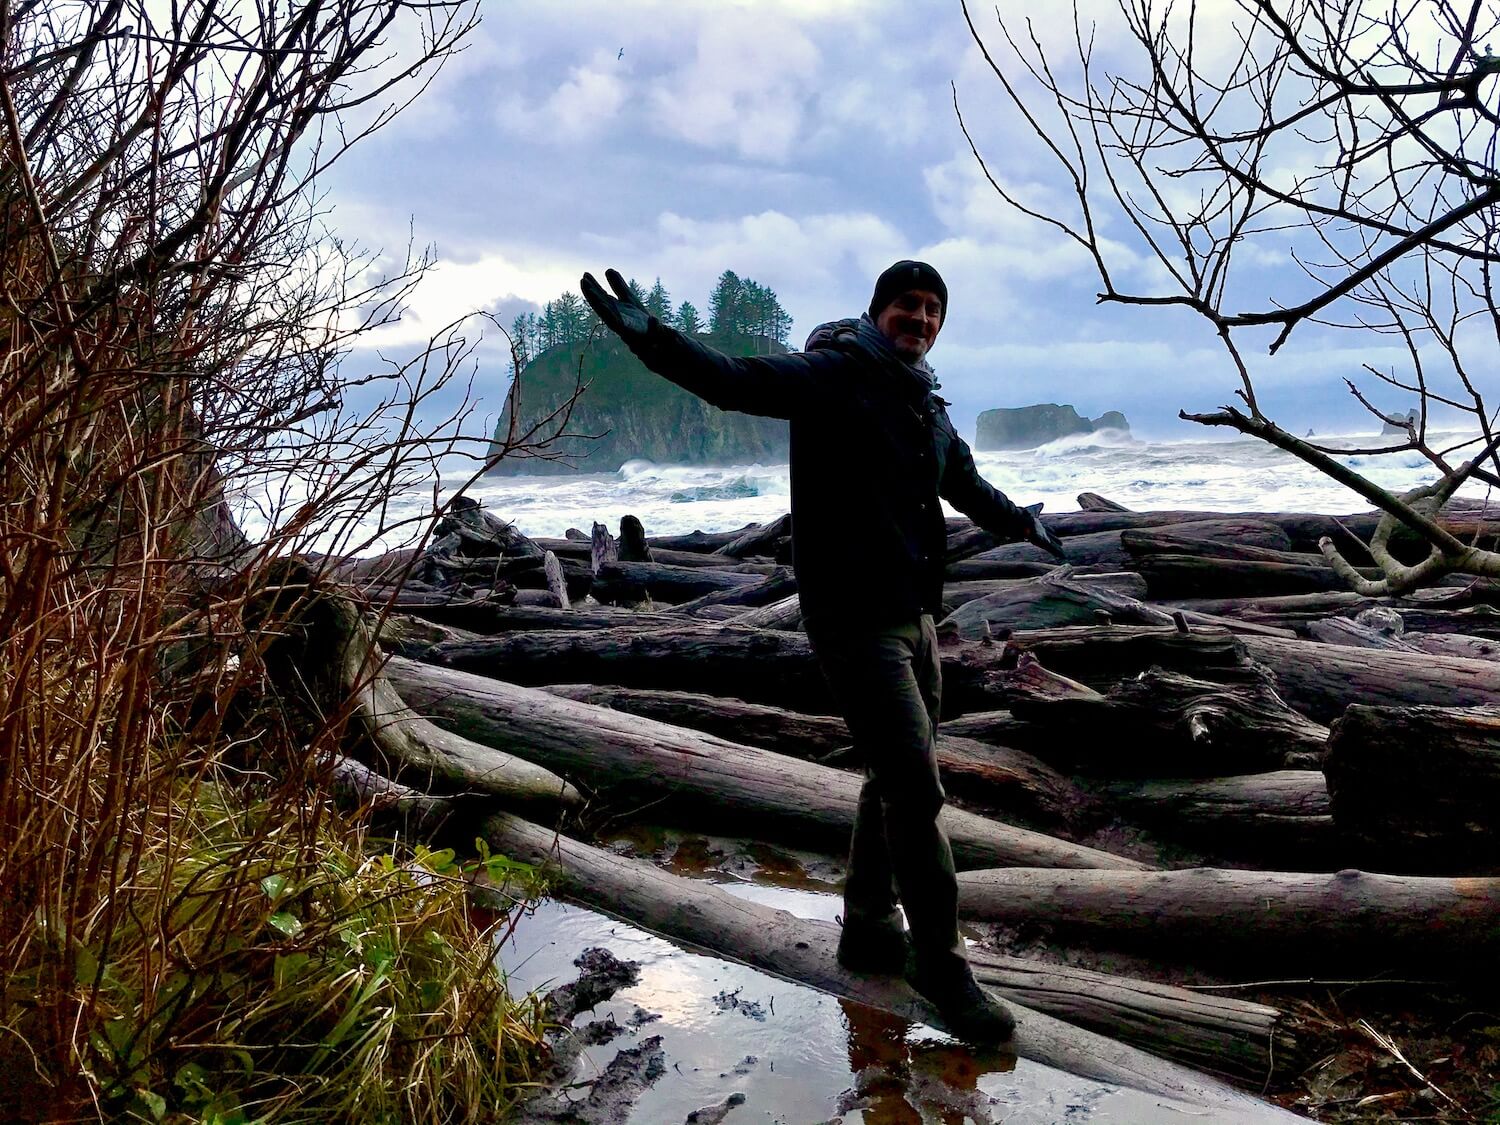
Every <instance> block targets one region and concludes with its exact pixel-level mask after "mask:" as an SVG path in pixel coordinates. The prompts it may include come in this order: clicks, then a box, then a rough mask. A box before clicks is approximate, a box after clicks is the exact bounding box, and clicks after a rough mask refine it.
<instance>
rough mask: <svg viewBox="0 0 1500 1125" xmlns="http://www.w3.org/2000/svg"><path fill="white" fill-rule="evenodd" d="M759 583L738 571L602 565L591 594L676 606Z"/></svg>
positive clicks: (606, 598)
mask: <svg viewBox="0 0 1500 1125" xmlns="http://www.w3.org/2000/svg"><path fill="white" fill-rule="evenodd" d="M739 565H742V566H743V565H745V564H739ZM766 569H767V570H770V569H772V568H770V567H767V568H766ZM760 581H761V576H760V575H758V574H746V573H744V572H743V571H741V570H738V569H735V570H728V569H725V568H720V567H700V566H692V567H689V566H669V565H667V564H666V563H649V562H623V561H621V562H607V563H603V564H602V565H601V566H600V567H599V573H598V574H596V575H595V576H594V585H593V590H592V593H593V595H594V597H596V598H598V599H599V600H600V601H601V602H624V603H627V604H629V603H633V602H638V601H642V600H644V599H646V598H648V597H649V598H650V599H651V600H652V601H653V602H664V603H666V604H668V605H676V604H677V603H678V602H686V601H691V600H692V599H694V598H701V597H702V596H703V595H704V594H710V593H715V592H717V591H721V590H732V589H738V588H739V587H741V586H755V585H758V584H759V583H760Z"/></svg>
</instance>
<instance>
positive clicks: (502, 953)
mask: <svg viewBox="0 0 1500 1125" xmlns="http://www.w3.org/2000/svg"><path fill="white" fill-rule="evenodd" d="M632 843H634V844H635V845H636V846H637V847H638V848H639V850H640V852H642V853H644V854H647V855H654V858H657V859H658V861H665V862H666V863H667V864H668V866H674V867H678V868H679V873H682V874H689V873H690V871H689V870H684V869H696V870H694V871H692V872H691V873H694V874H697V875H698V877H700V878H701V877H708V878H712V879H713V880H714V881H715V882H716V883H717V884H718V885H719V886H720V887H721V889H723V890H724V891H726V892H728V893H730V894H734V895H736V896H739V897H742V898H747V899H752V900H754V901H755V902H758V903H762V904H765V905H769V906H775V907H777V908H779V909H782V910H787V911H789V912H791V913H793V914H796V915H798V916H800V917H804V918H817V919H824V920H831V919H833V917H834V916H835V915H836V914H837V913H838V911H839V909H840V907H841V898H840V896H839V895H838V894H837V888H836V886H834V885H832V884H831V883H830V882H828V881H824V880H821V879H818V878H809V877H808V875H807V874H806V872H805V871H803V870H801V869H800V868H798V867H797V866H796V865H795V864H787V863H784V862H782V861H773V862H762V859H768V860H769V859H771V857H770V856H765V857H755V859H754V861H753V866H754V868H755V870H754V871H753V872H752V873H751V877H753V878H754V879H755V881H753V882H752V881H749V879H748V878H746V877H745V876H743V875H740V876H738V877H732V878H726V875H725V873H724V868H725V866H739V867H740V868H741V869H745V865H744V864H743V863H740V861H739V858H738V857H739V856H743V855H744V854H745V851H740V852H738V853H731V854H730V855H729V856H728V858H727V860H726V853H725V851H724V849H723V848H722V847H721V846H720V845H719V844H718V843H717V842H715V841H712V840H707V841H703V840H700V841H697V842H693V841H691V840H689V841H682V840H678V841H673V842H672V843H673V846H671V847H670V849H669V850H667V849H661V848H659V847H658V846H657V845H659V843H660V840H659V838H651V839H644V840H639V839H638V840H636V841H632ZM684 845H690V846H684ZM664 851H666V854H663V852H664ZM736 874H738V873H736ZM588 946H603V947H604V948H606V949H608V950H609V951H610V952H611V953H613V954H614V955H615V956H617V957H619V958H621V959H623V960H632V961H637V962H639V963H640V966H641V975H640V980H639V982H638V983H637V984H635V985H634V986H632V987H630V988H627V989H624V990H622V991H621V992H619V993H617V994H616V995H615V997H614V998H613V999H611V1000H609V1001H607V1002H605V1003H602V1004H600V1005H599V1006H598V1007H597V1008H596V1009H595V1010H594V1011H593V1012H592V1013H591V1014H590V1015H586V1016H582V1017H580V1019H579V1021H578V1022H579V1023H582V1022H586V1020H587V1019H589V1018H593V1019H603V1020H610V1019H613V1021H614V1022H615V1023H616V1024H618V1025H620V1026H621V1028H622V1029H623V1032H622V1034H621V1035H620V1037H618V1038H616V1039H614V1040H613V1041H612V1042H610V1043H607V1044H604V1045H600V1046H590V1047H587V1048H585V1050H584V1052H583V1058H582V1062H581V1065H580V1071H579V1073H578V1074H576V1075H575V1080H576V1081H587V1080H589V1079H590V1078H593V1077H595V1076H597V1075H598V1074H599V1073H601V1072H602V1071H603V1069H604V1068H605V1067H606V1066H607V1065H608V1064H609V1062H610V1060H611V1059H613V1058H614V1056H615V1054H616V1052H617V1051H619V1050H620V1049H621V1048H622V1047H630V1046H633V1045H634V1043H635V1042H637V1041H638V1040H639V1039H640V1038H644V1037H646V1036H650V1035H660V1036H661V1037H662V1047H663V1049H664V1050H665V1052H666V1072H665V1074H664V1075H663V1076H662V1077H661V1078H660V1079H659V1080H658V1081H657V1082H656V1083H655V1084H654V1085H653V1086H651V1087H650V1088H649V1089H648V1090H646V1092H645V1093H644V1094H643V1095H642V1096H641V1098H640V1100H639V1101H638V1102H637V1103H636V1105H635V1108H634V1110H633V1111H632V1112H631V1114H630V1117H629V1121H630V1122H631V1123H633V1125H678V1123H680V1122H684V1121H686V1119H687V1116H688V1114H689V1113H691V1112H692V1111H693V1110H695V1109H698V1108H700V1107H703V1106H707V1105H710V1104H713V1103H719V1102H723V1100H724V1099H725V1098H726V1097H727V1096H728V1095H730V1094H735V1093H740V1094H743V1095H744V1096H745V1101H744V1103H743V1104H739V1105H736V1106H734V1107H733V1108H731V1109H729V1110H728V1112H727V1114H726V1115H725V1116H724V1122H725V1125H748V1123H750V1122H767V1123H786V1125H810V1123H814V1122H817V1123H832V1122H841V1123H842V1125H857V1123H863V1125H907V1123H911V1125H934V1123H941V1125H964V1123H967V1122H972V1123H973V1125H996V1123H999V1122H1009V1123H1017V1122H1060V1121H1066V1122H1070V1123H1071V1122H1092V1121H1109V1122H1126V1123H1133V1122H1141V1123H1148V1122H1153V1123H1154V1122H1160V1121H1163V1120H1184V1121H1186V1120H1190V1119H1201V1118H1202V1114H1203V1111H1202V1110H1201V1109H1200V1108H1198V1107H1187V1106H1181V1107H1178V1106H1176V1105H1175V1104H1168V1103H1166V1102H1164V1101H1163V1100H1162V1099H1160V1098H1156V1097H1153V1096H1150V1095H1146V1094H1142V1093H1140V1092H1138V1091H1134V1090H1126V1089H1121V1088H1119V1087H1115V1086H1108V1085H1103V1084H1100V1083H1097V1082H1094V1081H1092V1080H1090V1079H1086V1078H1080V1077H1078V1076H1077V1075H1073V1074H1068V1073H1066V1072H1064V1071H1059V1070H1055V1069H1053V1068H1051V1067H1047V1066H1042V1065H1040V1064H1037V1063H1033V1062H1029V1061H1028V1060H1025V1059H1022V1060H1020V1061H1019V1062H1018V1061H1017V1060H1016V1058H1015V1057H1014V1056H1013V1055H1011V1054H1009V1053H1006V1052H996V1051H976V1050H973V1049H971V1048H969V1047H967V1046H964V1045H963V1044H960V1043H956V1042H954V1041H953V1040H951V1039H949V1038H948V1037H946V1036H944V1035H943V1034H942V1033H940V1032H938V1031H935V1030H934V1029H932V1028H929V1027H924V1026H921V1025H913V1024H910V1023H908V1022H907V1021H905V1020H902V1019H900V1018H897V1017H894V1016H891V1015H889V1014H887V1013H884V1012H881V1011H878V1010H875V1009H872V1008H867V1007H865V1006H863V1005H860V1004H855V1003H851V1002H849V1001H846V1000H842V999H838V998H835V997H831V996H827V995H825V994H823V993H820V992H817V991H816V990H814V989H810V988H805V987H803V986H801V985H796V984H791V983H789V982H787V981H784V980H780V979H778V978H776V977H772V976H769V975H767V974H765V973H762V972H759V971H758V970H755V969H751V968H748V967H746V966H744V965H739V964H735V963H733V962H730V961H725V960H722V959H720V958H717V957H709V956H703V955H699V954H694V953H688V952H685V951H683V950H680V949H678V948H677V947H675V946H673V945H672V944H671V943H670V942H667V941H664V940H662V939H661V938H658V937H655V936H654V935H651V934H648V933H645V932H644V931H642V930H639V929H636V928H635V927H633V926H629V925H626V924H625V923H622V922H616V921H614V920H613V919H611V918H608V917H606V916H604V915H602V914H598V913H595V912H593V911H590V910H587V909H583V908H581V907H577V906H571V905H565V904H563V903H558V902H552V901H548V902H544V903H542V904H541V905H540V906H539V907H538V908H537V910H536V912H535V913H534V914H533V915H532V916H531V917H528V918H525V919H523V920H522V922H521V923H520V925H518V926H517V927H516V930H515V932H514V933H513V934H512V936H511V938H510V939H509V940H508V941H506V942H505V943H504V944H503V945H502V946H501V947H500V948H499V950H498V960H499V962H500V964H501V966H502V968H504V969H505V971H506V973H507V976H508V978H509V981H510V985H511V987H512V990H513V991H517V992H525V991H529V990H531V989H536V988H543V989H545V988H548V987H551V986H553V985H556V984H561V983H564V982H566V981H569V980H572V979H573V978H574V977H576V976H577V972H578V971H577V969H575V968H574V967H573V964H572V962H573V959H574V958H575V957H577V956H578V955H579V953H581V952H582V951H583V950H584V949H585V948H587V947H588ZM650 1013H655V1014H658V1015H659V1016H660V1018H658V1019H650V1020H649V1021H645V1022H643V1016H645V1015H647V1014H650ZM1184 1112H1185V1113H1186V1114H1187V1116H1180V1115H1181V1114H1183V1113H1184Z"/></svg>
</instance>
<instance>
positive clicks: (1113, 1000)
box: [485, 816, 1301, 1121]
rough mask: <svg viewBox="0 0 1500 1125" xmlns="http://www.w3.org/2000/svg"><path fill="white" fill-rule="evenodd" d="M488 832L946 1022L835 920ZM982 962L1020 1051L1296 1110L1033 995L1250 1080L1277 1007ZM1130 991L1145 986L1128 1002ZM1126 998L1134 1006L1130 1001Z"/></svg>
mask: <svg viewBox="0 0 1500 1125" xmlns="http://www.w3.org/2000/svg"><path fill="white" fill-rule="evenodd" d="M485 836H486V839H487V840H488V842H489V844H490V846H491V847H492V848H494V849H495V850H497V851H503V852H504V853H505V854H507V855H512V856H515V857H517V858H520V859H523V860H527V861H529V862H533V863H538V864H541V865H543V866H544V867H546V869H547V870H549V871H550V872H551V873H552V878H553V885H554V886H555V887H557V888H558V890H559V892H560V893H561V894H562V895H563V896H564V897H567V898H570V899H572V900H573V901H575V902H578V903H580V904H581V905H584V906H587V907H589V908H591V909H594V910H603V911H604V912H606V913H608V914H611V915H613V916H614V917H617V918H620V919H622V920H623V921H626V922H629V923H631V924H632V925H636V926H640V927H641V928H643V929H646V930H649V931H651V932H653V933H656V934H660V935H662V936H663V937H667V938H670V939H674V940H676V941H679V942H684V943H687V944H689V945H692V946H695V947H697V948H700V949H706V950H709V951H710V952H712V953H715V954H717V955H719V956H723V957H729V958H732V959H733V960H735V961H738V962H740V963H742V964H746V965H750V966H753V967H754V968H757V969H760V970H762V971H764V972H768V973H771V974H773V975H775V976H779V977H782V978H784V979H787V980H792V981H797V982H799V983H801V984H805V985H808V986H810V987H812V988H816V989H819V990H821V991H824V992H829V993H832V994H834V995H836V996H844V997H847V998H848V999H850V1000H856V1001H858V1002H860V1003H863V1004H868V1005H870V1006H872V1007H876V1008H880V1009H881V1010H883V1011H887V1012H892V1013H894V1014H896V1015H898V1016H902V1017H905V1018H907V1019H910V1020H913V1021H915V1022H919V1023H925V1024H929V1025H931V1026H933V1027H937V1028H940V1029H941V1028H942V1026H943V1023H942V1020H941V1017H940V1016H939V1015H938V1013H937V1012H936V1010H935V1009H934V1008H932V1006H931V1005H929V1004H928V1003H927V1002H926V1001H925V1000H923V999H922V998H921V997H920V996H918V995H917V994H916V993H915V992H914V991H912V989H911V987H910V986H909V985H908V984H906V982H905V981H903V980H900V979H899V978H895V977H882V976H864V975H857V974H854V973H849V972H847V971H845V970H843V969H841V968H839V966H838V962H837V960H836V959H835V956H834V950H835V947H836V946H837V944H838V932H839V931H838V927H837V926H836V925H834V924H833V923H831V922H819V921H812V920H808V919H802V918H798V917H796V916H795V915H792V914H789V913H787V912H786V911H782V910H777V909H775V908H773V907H768V906H762V905H760V904H758V903H754V902H750V901H748V900H746V899H742V898H737V897H735V896H733V895H730V894H728V893H727V892H725V891H722V890H719V889H718V888H717V887H714V886H712V885H710V884H707V883H704V882H697V881H693V880H689V879H684V878H682V877H681V876H677V875H672V874H669V873H668V872H665V871H662V870H660V869H658V868H656V867H655V866H653V865H651V864H649V863H643V862H641V861H640V860H633V859H627V858H625V857H622V856H617V855H612V854H610V853H608V852H605V851H602V850H601V849H599V848H593V847H590V846H589V845H587V844H582V843H579V842H577V841H575V840H571V839H568V838H567V837H565V836H559V835H556V834H555V833H552V832H550V831H547V830H545V829H541V828H538V827H536V826H535V825H532V824H528V823H526V822H525V821H521V820H518V819H516V818H515V817H508V816H500V817H495V818H493V819H492V820H491V821H489V822H488V824H487V825H486V829H485ZM981 971H983V972H986V973H989V974H992V975H995V976H999V977H1002V978H1007V983H1008V986H1009V988H1010V989H1013V991H1010V990H1001V991H1002V994H1003V995H1004V996H1005V997H1006V999H1007V1001H1008V1002H1009V1003H1010V1004H1011V1006H1012V1009H1013V1011H1014V1013H1015V1016H1016V1039H1015V1049H1016V1052H1017V1053H1018V1054H1019V1055H1020V1056H1021V1057H1023V1058H1027V1059H1031V1060H1034V1061H1036V1062H1040V1063H1043V1064H1045V1065H1048V1066H1052V1067H1056V1068H1058V1069H1061V1070H1065V1071H1068V1072H1070V1073H1073V1074H1079V1075H1083V1076H1084V1077H1087V1078H1093V1079H1096V1080H1098V1081H1101V1082H1111V1083H1118V1084H1120V1085H1124V1086H1129V1087H1131V1088H1133V1089H1139V1090H1145V1091H1149V1092H1151V1093H1155V1094H1158V1095H1161V1096H1164V1097H1169V1098H1173V1099H1180V1100H1183V1101H1187V1102H1190V1103H1193V1104H1194V1105H1196V1106H1199V1107H1202V1109H1203V1111H1204V1112H1207V1113H1210V1114H1214V1115H1217V1119H1219V1120H1234V1121H1242V1120H1243V1121H1258V1120H1262V1119H1263V1120H1267V1121H1282V1120H1285V1121H1299V1120H1301V1118H1297V1117H1294V1116H1292V1115H1291V1114H1288V1113H1286V1111H1284V1110H1280V1109H1278V1108H1276V1107H1274V1106H1270V1105H1268V1104H1266V1103H1263V1102H1260V1101H1258V1100H1256V1099H1255V1098H1252V1097H1250V1096H1249V1095H1247V1094H1243V1093H1241V1092H1239V1091H1238V1090H1235V1089H1233V1088H1232V1087H1230V1086H1227V1085H1224V1084H1222V1083H1221V1082H1219V1081H1217V1080H1215V1079H1213V1078H1208V1077H1205V1076H1204V1075H1202V1074H1201V1073H1199V1072H1197V1071H1194V1070H1189V1069H1187V1068H1186V1067H1184V1066H1182V1065H1181V1064H1179V1063H1176V1062H1171V1061H1167V1060H1164V1059H1161V1058H1157V1057H1156V1056H1154V1055H1151V1054H1148V1053H1146V1052H1145V1051H1143V1050H1141V1049H1140V1048H1137V1047H1134V1046H1129V1045H1127V1044H1125V1043H1121V1042H1119V1041H1118V1040H1115V1039H1110V1038H1106V1037H1104V1036H1103V1035H1099V1034H1096V1033H1094V1032H1091V1031H1087V1030H1084V1029H1082V1028H1078V1027H1075V1026H1073V1025H1071V1024H1067V1023H1064V1022H1062V1021H1061V1020H1058V1019H1056V1018H1054V1017H1052V1016H1049V1015H1047V1014H1045V1013H1043V1012H1041V1011H1038V1010H1033V1009H1031V1008H1028V1007H1026V1006H1025V1005H1026V1004H1027V1002H1028V1001H1036V1002H1038V1003H1039V1004H1040V1003H1048V1004H1051V1005H1054V1006H1059V1007H1063V1006H1065V1007H1066V1008H1067V1009H1068V1010H1069V1011H1070V1012H1071V1014H1073V1015H1075V1016H1076V1015H1078V1014H1079V1013H1080V1012H1086V1013H1087V1014H1088V1015H1089V1017H1090V1018H1091V1019H1092V1020H1096V1021H1097V1022H1098V1024H1099V1025H1100V1026H1103V1027H1108V1028H1109V1029H1110V1031H1111V1032H1112V1033H1115V1034H1118V1035H1120V1036H1122V1037H1126V1036H1132V1037H1138V1038H1139V1039H1140V1040H1141V1041H1143V1042H1145V1043H1149V1044H1150V1046H1151V1047H1152V1048H1153V1049H1155V1050H1158V1051H1160V1052H1162V1053H1163V1054H1167V1053H1171V1054H1175V1055H1179V1056H1186V1057H1188V1058H1192V1059H1194V1060H1195V1061H1201V1060H1202V1059H1204V1058H1209V1057H1212V1058H1218V1059H1220V1060H1221V1061H1222V1062H1223V1063H1224V1067H1223V1069H1225V1070H1226V1071H1228V1072H1229V1073H1232V1074H1235V1075H1237V1076H1239V1077H1242V1078H1249V1079H1250V1080H1251V1081H1254V1082H1263V1081H1264V1080H1265V1078H1266V1077H1267V1075H1268V1074H1269V1072H1270V1067H1271V1062H1272V1060H1271V1058H1270V1052H1271V1047H1272V1035H1273V1034H1276V1032H1277V1025H1278V1022H1279V1021H1278V1019H1277V1013H1275V1012H1274V1011H1273V1010H1270V1009H1265V1008H1262V1007H1260V1006H1258V1005H1253V1006H1252V1005H1243V1004H1239V1003H1235V1002H1230V1003H1229V1004H1227V1005H1226V1004H1221V1003H1220V1002H1217V1001H1214V1000H1209V999H1206V998H1202V997H1193V998H1191V999H1189V998H1187V997H1178V996H1176V995H1174V993H1175V992H1176V990H1166V989H1163V988H1162V987H1161V986H1152V985H1142V984H1138V982H1129V981H1123V980H1122V981H1113V983H1114V985H1115V988H1114V990H1113V991H1112V993H1111V994H1110V995H1109V996H1107V997H1104V998H1098V997H1095V996H1094V990H1097V989H1098V988H1099V982H1098V981H1097V980H1095V979H1093V978H1089V979H1088V980H1087V983H1086V984H1085V985H1084V988H1085V989H1087V991H1084V992H1082V993H1081V994H1080V993H1078V992H1076V991H1075V989H1074V986H1072V985H1071V984H1070V981H1076V980H1078V979H1079V978H1077V977H1071V978H1070V977H1068V976H1067V975H1066V974H1065V973H1063V972H1062V971H1060V970H1049V969H1039V970H1038V975H1037V976H1035V977H1032V978H1031V979H1030V980H1027V979H1025V976H1024V970H1023V969H1022V968H1020V967H1019V966H1018V965H1017V964H1016V963H1015V962H1014V961H1011V962H1004V961H1002V962H999V963H997V964H995V965H993V966H991V967H988V968H982V969H981ZM1028 985H1029V986H1030V987H1027V986H1028ZM1137 989H1139V991H1137ZM1059 990H1061V992H1062V994H1061V995H1059ZM1132 992H1135V993H1136V995H1135V997H1133V998H1132V997H1131V996H1130V993H1132ZM1118 1005H1124V1006H1125V1007H1127V1008H1129V1009H1131V1010H1130V1011H1129V1012H1127V1011H1124V1010H1122V1009H1121V1007H1119V1006H1118ZM1205 1027H1206V1028H1207V1030H1206V1031H1205ZM1226 1032H1229V1033H1230V1034H1231V1035H1234V1034H1236V1033H1239V1034H1242V1035H1243V1039H1241V1040H1239V1042H1238V1043H1237V1044H1236V1047H1235V1048H1234V1049H1232V1050H1226V1051H1225V1052H1224V1054H1222V1055H1220V1054H1219V1050H1218V1049H1219V1047H1220V1045H1222V1044H1224V1039H1223V1038H1222V1037H1223V1036H1224V1035H1225V1033H1226ZM1260 1035H1264V1037H1265V1038H1264V1040H1262V1041H1261V1042H1262V1043H1263V1045H1264V1049H1265V1052H1266V1054H1265V1056H1264V1061H1263V1062H1262V1059H1261V1056H1259V1055H1258V1054H1257V1050H1258V1048H1257V1043H1256V1039H1257V1037H1258V1036H1260ZM1174 1111H1175V1108H1174Z"/></svg>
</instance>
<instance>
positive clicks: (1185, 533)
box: [1120, 524, 1327, 567]
mask: <svg viewBox="0 0 1500 1125" xmlns="http://www.w3.org/2000/svg"><path fill="white" fill-rule="evenodd" d="M1211 526H1214V525H1212V524H1192V525H1189V526H1188V527H1185V528H1171V527H1167V528H1161V527H1146V528H1132V529H1131V530H1129V531H1122V532H1120V543H1121V545H1123V546H1124V548H1125V549H1126V550H1127V551H1129V552H1130V553H1131V554H1132V555H1135V556H1137V557H1140V556H1145V555H1196V556H1199V557H1202V558H1210V559H1233V560H1235V561H1238V562H1274V563H1291V564H1293V565H1299V566H1323V567H1326V566H1327V564H1326V563H1325V562H1324V561H1323V556H1322V555H1318V554H1314V553H1311V552H1299V551H1289V550H1284V549H1281V548H1272V547H1262V546H1259V545H1257V544H1255V543H1248V542H1243V541H1241V540H1239V539H1234V538H1224V539H1210V538H1208V537H1201V538H1200V537H1198V536H1196V535H1193V534H1191V532H1192V531H1193V530H1194V528H1197V527H1211ZM1280 530H1281V529H1280V528H1277V531H1280ZM1286 542H1287V543H1290V542H1291V540H1290V539H1287V540H1286Z"/></svg>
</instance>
